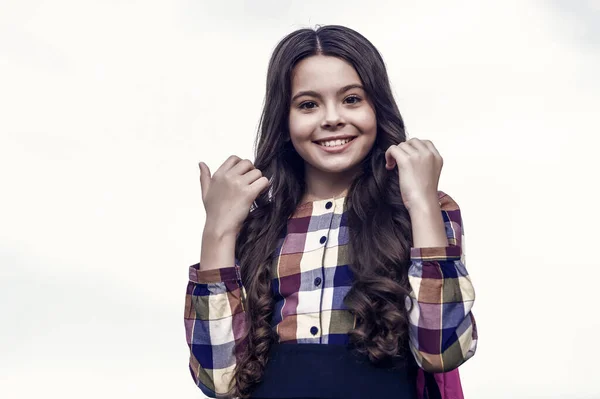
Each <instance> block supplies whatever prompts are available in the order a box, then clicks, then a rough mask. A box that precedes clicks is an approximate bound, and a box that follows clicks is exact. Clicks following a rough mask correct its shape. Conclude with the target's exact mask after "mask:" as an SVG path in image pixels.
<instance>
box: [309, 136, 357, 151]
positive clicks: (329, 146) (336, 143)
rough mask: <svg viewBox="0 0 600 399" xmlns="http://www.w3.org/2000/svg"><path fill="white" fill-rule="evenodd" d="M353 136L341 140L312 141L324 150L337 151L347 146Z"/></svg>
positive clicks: (352, 139)
mask: <svg viewBox="0 0 600 399" xmlns="http://www.w3.org/2000/svg"><path fill="white" fill-rule="evenodd" d="M355 138H356V137H352V138H347V139H343V140H330V141H315V142H314V143H315V144H317V145H318V146H319V147H320V148H321V149H322V150H323V151H325V152H329V153H339V152H343V151H344V150H345V149H346V148H348V147H349V146H350V144H351V143H352V142H353V141H354V139H355Z"/></svg>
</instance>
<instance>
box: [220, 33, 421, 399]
mask: <svg viewBox="0 0 600 399" xmlns="http://www.w3.org/2000/svg"><path fill="white" fill-rule="evenodd" d="M317 54H322V55H327V56H335V57H339V58H341V59H344V60H345V61H347V62H349V63H350V64H351V65H353V66H354V68H355V69H356V71H357V73H358V75H359V76H360V78H361V80H362V81H363V85H364V87H365V90H366V92H367V94H368V96H369V97H370V98H371V101H372V102H373V106H374V108H375V111H376V117H377V138H376V140H375V144H374V146H373V148H372V149H371V152H370V153H369V155H368V156H367V157H366V158H365V159H364V160H363V162H362V166H363V168H362V174H360V175H359V176H357V177H356V179H355V180H354V182H353V183H352V185H351V187H350V188H349V190H348V197H347V201H348V202H347V204H348V223H349V225H350V226H351V228H350V229H349V231H350V241H349V250H350V260H351V265H350V267H351V271H352V273H353V275H354V283H353V286H352V288H351V290H350V292H349V293H348V294H347V296H346V298H345V304H346V306H347V307H348V308H349V309H350V311H351V312H353V314H354V315H355V316H356V317H357V325H356V328H355V329H354V330H352V331H351V332H350V333H349V335H350V342H351V344H352V346H353V347H354V348H355V349H356V350H357V351H359V352H360V353H363V354H365V355H367V356H368V357H369V359H370V360H371V361H372V362H383V361H385V360H388V359H390V358H391V357H395V356H403V355H404V354H405V353H406V347H407V335H408V333H407V325H408V322H407V311H406V308H405V298H406V295H407V294H408V286H409V285H408V277H407V268H408V265H409V250H410V245H411V242H412V236H411V225H410V218H409V215H408V211H407V210H406V208H405V207H404V204H403V201H402V198H401V195H400V188H399V184H398V173H397V170H394V171H388V170H386V169H385V160H384V153H385V151H386V149H387V148H388V147H389V146H390V145H393V144H399V143H400V142H403V141H405V140H406V136H405V132H404V122H403V120H402V117H401V116H400V112H399V110H398V107H397V106H396V102H395V100H394V98H393V95H392V92H391V88H390V84H389V80H388V75H387V72H386V68H385V64H384V61H383V59H382V58H381V55H380V54H379V52H378V51H377V49H376V48H375V47H374V46H373V45H372V44H371V43H370V42H369V41H368V40H367V39H366V38H364V37H363V36H362V35H360V34H359V33H357V32H355V31H354V30H352V29H349V28H346V27H343V26H335V25H330V26H322V27H319V28H318V29H316V30H312V29H300V30H297V31H295V32H292V33H291V34H289V35H288V36H286V37H285V38H284V39H283V40H282V41H281V42H280V43H279V44H278V45H277V47H276V48H275V50H274V52H273V55H272V57H271V60H270V63H269V68H268V72H267V88H266V96H265V104H264V108H263V112H262V115H261V121H260V127H259V131H258V134H257V137H256V143H255V147H256V148H255V153H256V154H255V155H256V157H255V162H254V164H255V167H256V168H257V169H259V170H261V171H262V172H263V175H264V176H266V177H267V178H269V180H270V181H271V187H270V189H269V190H268V192H265V193H263V194H261V195H260V196H259V197H258V198H257V199H256V202H255V206H254V207H253V209H252V211H251V212H250V214H249V216H248V218H247V219H246V220H245V222H244V224H243V226H242V229H241V231H240V234H239V235H238V238H237V243H236V258H237V259H238V261H239V264H240V265H241V274H242V281H243V284H244V286H245V287H246V293H247V297H246V306H247V312H246V315H247V320H246V323H247V326H248V328H247V335H246V336H245V337H244V339H243V340H242V341H241V342H238V344H237V345H236V356H237V367H236V369H235V370H234V378H233V380H232V391H231V394H232V396H233V397H240V398H247V397H249V395H250V394H251V392H252V390H253V388H254V387H255V385H256V384H257V383H258V382H259V381H260V380H261V378H262V374H263V372H264V370H265V367H266V364H267V361H268V357H269V350H270V347H271V345H272V344H273V343H274V342H276V339H277V337H276V336H275V332H274V331H273V329H272V327H271V324H270V322H271V316H272V312H273V307H274V303H273V299H272V294H271V278H272V277H271V272H270V267H271V262H272V256H273V252H274V251H275V247H276V245H277V241H278V239H279V238H280V237H281V236H282V234H284V232H285V228H286V223H287V220H288V218H289V217H290V216H291V215H292V214H293V212H294V210H295V209H296V206H297V205H298V204H299V203H300V201H301V199H302V195H303V193H304V189H305V187H304V161H303V160H302V158H301V157H300V156H299V155H298V154H297V153H296V152H295V150H294V148H293V146H292V143H291V142H290V141H289V139H288V136H289V132H288V127H287V123H288V117H289V107H290V99H291V73H292V70H293V68H294V65H296V64H297V63H298V62H299V61H300V60H302V59H304V58H306V57H309V56H312V55H317Z"/></svg>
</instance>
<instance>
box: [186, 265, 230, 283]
mask: <svg viewBox="0 0 600 399" xmlns="http://www.w3.org/2000/svg"><path fill="white" fill-rule="evenodd" d="M240 277H241V276H240V268H239V266H238V265H235V266H230V267H222V268H219V269H211V270H200V263H196V264H195V265H192V266H190V281H192V282H194V283H198V284H214V283H224V282H236V281H239V280H241V278H240Z"/></svg>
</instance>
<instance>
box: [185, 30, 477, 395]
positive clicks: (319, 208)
mask: <svg viewBox="0 0 600 399" xmlns="http://www.w3.org/2000/svg"><path fill="white" fill-rule="evenodd" d="M441 169H442V158H441V156H440V155H439V153H438V152H437V150H436V148H435V147H434V145H433V144H432V143H431V142H430V141H428V140H419V139H416V138H412V139H410V140H408V141H407V140H406V135H405V131H404V123H403V121H402V118H401V116H400V112H399V111H398V108H397V106H396V103H395V101H394V98H393V96H392V92H391V89H390V84H389V81H388V76H387V72H386V69H385V65H384V62H383V60H382V58H381V56H380V54H379V53H378V51H377V50H376V49H375V47H374V46H373V45H372V44H371V43H370V42H369V41H368V40H367V39H366V38H364V37H363V36H361V35H360V34H359V33H357V32H355V31H353V30H351V29H348V28H345V27H342V26H323V27H320V28H318V29H316V30H311V29H301V30H298V31H295V32H293V33H291V34H289V35H288V36H287V37H285V38H284V39H283V40H282V41H281V42H280V43H279V44H278V46H277V47H276V48H275V51H274V53H273V55H272V58H271V61H270V63H269V69H268V75H267V90H266V100H265V105H264V110H263V113H262V118H261V124H260V128H259V133H258V137H257V145H256V159H255V162H254V165H253V164H252V163H251V162H250V161H248V160H240V159H239V158H238V157H236V156H231V157H229V158H228V159H227V160H226V161H225V162H224V163H223V164H222V165H221V166H220V167H219V168H218V169H217V170H216V172H215V173H214V174H212V175H211V172H210V170H209V168H208V166H207V165H205V164H203V163H200V174H201V176H200V183H201V189H202V199H203V202H204V207H205V209H206V224H205V227H204V233H203V236H202V254H201V259H200V263H198V264H195V265H193V266H191V267H190V282H189V284H188V288H187V296H186V308H185V327H186V333H187V343H188V345H189V348H190V370H191V373H192V376H193V378H194V381H195V383H196V385H198V387H200V389H201V390H202V391H203V392H204V393H205V394H206V395H208V396H211V397H241V398H248V397H251V398H361V399H364V398H377V399H382V398H398V399H400V398H445V399H448V398H452V399H454V398H462V392H461V387H460V380H459V377H458V371H457V370H456V368H457V367H458V366H459V365H461V364H462V363H464V362H465V361H466V360H467V359H469V358H470V357H471V356H473V354H474V353H475V348H476V344H477V332H476V327H475V321H474V319H473V315H472V313H471V307H472V306H473V301H474V298H475V295H474V291H473V287H472V285H471V281H470V278H469V275H468V274H467V271H466V269H465V265H464V252H463V249H462V248H463V247H462V242H463V230H462V221H461V216H460V210H459V207H458V205H457V203H456V202H455V201H454V200H453V199H452V198H451V197H450V196H448V195H447V194H445V193H443V192H441V191H438V189H437V186H438V181H439V177H440V173H441ZM434 373H435V374H434Z"/></svg>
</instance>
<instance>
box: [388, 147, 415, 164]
mask: <svg viewBox="0 0 600 399" xmlns="http://www.w3.org/2000/svg"><path fill="white" fill-rule="evenodd" d="M408 155H409V154H408V153H407V152H406V151H404V150H403V149H402V148H400V146H397V145H393V146H391V147H390V148H388V149H387V151H386V152H385V167H386V169H393V168H394V166H396V165H397V164H398V163H399V162H400V161H401V160H402V159H404V158H406V157H407V156H408Z"/></svg>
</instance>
